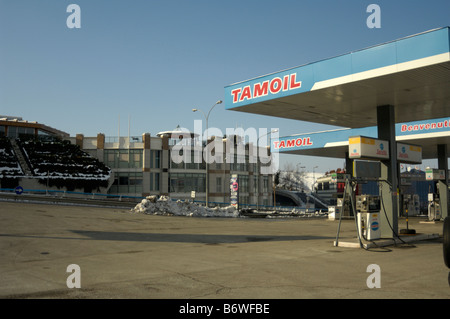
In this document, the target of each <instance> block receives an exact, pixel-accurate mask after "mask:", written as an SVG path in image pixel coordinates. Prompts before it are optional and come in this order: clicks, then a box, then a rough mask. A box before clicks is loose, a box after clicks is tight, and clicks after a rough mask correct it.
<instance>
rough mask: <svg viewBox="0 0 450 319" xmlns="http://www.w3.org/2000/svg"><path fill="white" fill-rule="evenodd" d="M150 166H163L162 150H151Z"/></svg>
mask: <svg viewBox="0 0 450 319" xmlns="http://www.w3.org/2000/svg"><path fill="white" fill-rule="evenodd" d="M150 168H161V151H158V150H151V151H150Z"/></svg>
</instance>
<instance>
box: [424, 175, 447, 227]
mask: <svg viewBox="0 0 450 319" xmlns="http://www.w3.org/2000/svg"><path fill="white" fill-rule="evenodd" d="M426 179H427V180H428V181H433V186H434V187H432V185H430V186H429V188H428V219H429V220H430V221H434V220H440V219H441V218H442V211H441V201H440V196H439V187H438V185H437V184H438V183H439V181H440V180H443V179H445V173H444V171H443V170H438V169H430V168H427V170H426Z"/></svg>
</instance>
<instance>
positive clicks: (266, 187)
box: [263, 176, 269, 192]
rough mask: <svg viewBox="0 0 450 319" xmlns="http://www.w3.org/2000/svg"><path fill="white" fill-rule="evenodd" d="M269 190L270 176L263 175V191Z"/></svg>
mask: <svg viewBox="0 0 450 319" xmlns="http://www.w3.org/2000/svg"><path fill="white" fill-rule="evenodd" d="M268 191H269V177H268V176H263V192H268Z"/></svg>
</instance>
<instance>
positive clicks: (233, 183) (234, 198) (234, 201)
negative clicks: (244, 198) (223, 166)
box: [230, 174, 239, 209]
mask: <svg viewBox="0 0 450 319" xmlns="http://www.w3.org/2000/svg"><path fill="white" fill-rule="evenodd" d="M230 202H231V206H233V207H235V208H236V209H239V178H238V175H237V174H232V175H231V179H230Z"/></svg>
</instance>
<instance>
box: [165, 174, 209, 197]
mask: <svg viewBox="0 0 450 319" xmlns="http://www.w3.org/2000/svg"><path fill="white" fill-rule="evenodd" d="M205 185H206V177H205V174H189V173H171V174H170V175H169V187H170V192H172V193H187V192H191V191H196V192H205V191H206V186H205Z"/></svg>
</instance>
